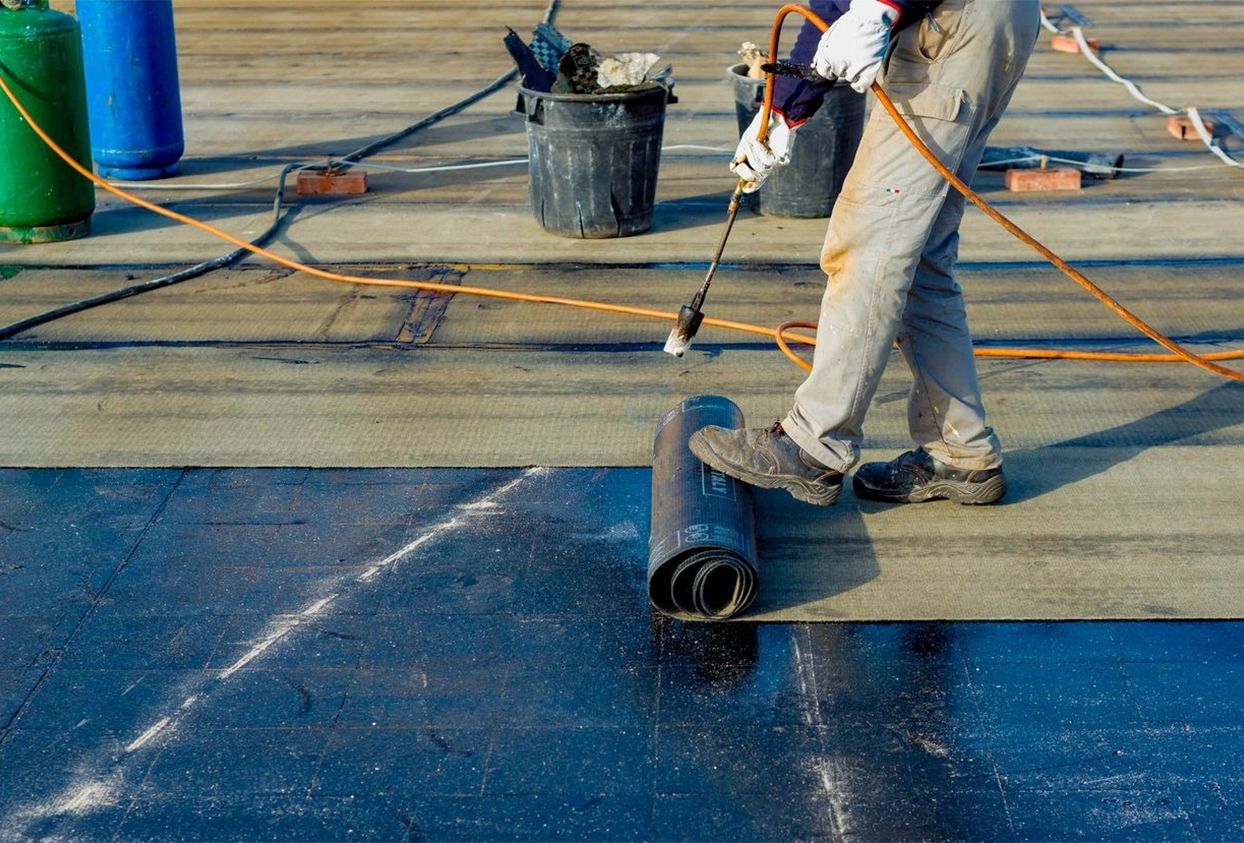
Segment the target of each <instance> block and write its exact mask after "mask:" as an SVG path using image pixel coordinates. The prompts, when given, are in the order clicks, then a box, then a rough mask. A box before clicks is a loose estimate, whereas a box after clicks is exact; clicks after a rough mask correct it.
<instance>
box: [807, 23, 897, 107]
mask: <svg viewBox="0 0 1244 843" xmlns="http://www.w3.org/2000/svg"><path fill="white" fill-rule="evenodd" d="M896 23H898V11H897V10H896V9H895V8H894V7H893V6H890V5H888V4H887V3H884V2H882V0H851V8H849V9H847V11H846V13H845V14H843V16H842V17H840V18H838V20H836V21H834V23H833V24H832V25H831V26H830V27H829V29H827V30H826V31H825V34H824V35H822V36H821V41H820V43H819V44H818V45H817V48H816V58H814V59H813V60H812V66H813V67H815V68H816V72H817V73H819V74H821V75H822V76H824V77H825V78H827V79H845V80H846V81H847V82H848V83H849V84H850V85H851V87H852V88H854V89H855V90H857V91H859V92H860V93H861V94H862V93H864V92H865V91H867V90H868V89H869V88H870V87H872V84H873V82H874V81H875V80H876V79H877V74H878V73H880V72H881V63H882V62H883V61H885V54H886V50H888V49H889V47H890V32H891V30H893V29H894V24H896Z"/></svg>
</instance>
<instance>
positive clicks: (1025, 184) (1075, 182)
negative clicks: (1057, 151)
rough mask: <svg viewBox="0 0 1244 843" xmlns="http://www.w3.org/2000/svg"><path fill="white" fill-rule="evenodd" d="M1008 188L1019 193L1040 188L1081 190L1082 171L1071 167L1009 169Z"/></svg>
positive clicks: (1007, 174)
mask: <svg viewBox="0 0 1244 843" xmlns="http://www.w3.org/2000/svg"><path fill="white" fill-rule="evenodd" d="M1006 188H1007V190H1014V191H1017V192H1019V193H1026V192H1031V191H1038V190H1079V189H1080V171H1079V170H1076V169H1073V168H1071V167H1052V168H1050V169H1047V170H1007V171H1006Z"/></svg>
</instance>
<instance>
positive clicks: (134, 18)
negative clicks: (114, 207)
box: [77, 0, 185, 181]
mask: <svg viewBox="0 0 1244 843" xmlns="http://www.w3.org/2000/svg"><path fill="white" fill-rule="evenodd" d="M77 13H78V21H79V22H80V23H81V24H82V47H83V59H84V62H85V66H86V94H87V106H88V110H89V112H90V121H91V155H92V157H93V158H94V159H95V163H96V164H97V165H99V174H100V175H101V176H104V177H106V178H118V179H130V180H136V181H137V180H142V179H157V178H161V177H163V176H168V175H172V174H173V173H175V172H176V171H177V162H178V161H180V160H181V155H182V153H183V152H184V151H185V135H184V134H183V131H182V123H181V86H180V84H179V82H178V78H177V41H176V36H175V34H174V31H173V2H172V0H78V2H77Z"/></svg>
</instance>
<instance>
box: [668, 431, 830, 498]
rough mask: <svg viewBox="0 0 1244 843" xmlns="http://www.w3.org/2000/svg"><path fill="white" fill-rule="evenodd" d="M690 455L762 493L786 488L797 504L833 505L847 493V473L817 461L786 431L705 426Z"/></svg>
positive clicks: (692, 442)
mask: <svg viewBox="0 0 1244 843" xmlns="http://www.w3.org/2000/svg"><path fill="white" fill-rule="evenodd" d="M689 445H690V447H691V453H693V454H695V455H696V457H698V458H699V459H700V460H701V461H702V462H704V463H705V464H707V465H709V466H711V467H712V468H715V469H717V470H718V471H720V472H722V473H723V474H728V475H730V476H731V477H733V478H735V479H736V480H741V481H743V482H744V483H747V484H748V485H750V486H759V487H760V488H762V489H785V490H786V491H787V492H790V494H791V496H792V497H794V498H795V499H796V500H800V501H803V502H804V503H810V504H812V505H813V506H832V505H833V504H835V503H837V502H838V495H839V494H840V493H841V492H842V472H840V471H834V470H833V469H832V468H826V467H825V466H823V465H821V464H820V463H818V462H817V461H816V460H814V459H812V458H811V457H810V456H808V454H807V453H806V452H805V451H803V450H802V449H801V448H800V447H799V446H798V445H796V444H795V443H794V442H792V441H791V439H790V437H788V436H787V435H786V432H785V431H784V430H782V423H781V422H778V423H777V424H775V425H773V426H772V427H763V428H744V429H742V430H727V429H726V428H723V427H705V428H703V429H701V430H697V431H696V432H695V433H693V434H692V435H691V440H690V442H689Z"/></svg>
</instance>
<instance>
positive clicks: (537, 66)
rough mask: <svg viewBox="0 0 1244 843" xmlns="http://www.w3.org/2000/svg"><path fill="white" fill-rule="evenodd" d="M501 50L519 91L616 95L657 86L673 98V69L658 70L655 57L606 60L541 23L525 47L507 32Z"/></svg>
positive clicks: (619, 56)
mask: <svg viewBox="0 0 1244 843" xmlns="http://www.w3.org/2000/svg"><path fill="white" fill-rule="evenodd" d="M505 47H506V49H507V50H508V51H509V53H510V56H511V57H513V59H514V63H515V64H516V65H518V70H519V73H521V74H522V77H523V87H524V88H527V89H529V90H532V91H540V92H542V93H553V94H617V93H625V92H627V91H634V90H637V89H639V88H644V87H651V86H653V85H660V86H662V87H664V88H666V89H667V90H669V91H670V93H671V95H672V94H673V89H674V79H673V68H672V67H671V66H670V65H668V64H667V65H662V64H661V57H660V56H658V55H657V54H656V53H618V54H616V55H609V56H607V55H604V54H603V53H601V52H600V51H599V50H597V49H595V48H594V47H592V46H591V45H590V44H585V43H581V42H580V43H572V42H571V40H570V39H569V38H567V37H566V36H565V35H563V34H562V33H561V32H559V31H558V30H557V28H556V27H554V26H552V25H550V24H547V23H542V24H540V25H538V26H537V27H536V28H535V30H534V32H533V35H532V41H531V44H530V45H528V44H525V43H523V40H522V38H521V37H519V35H518V33H516V32H515V31H514V30H512V29H509V30H508V34H507V35H506V36H505ZM671 101H672V100H671Z"/></svg>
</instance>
